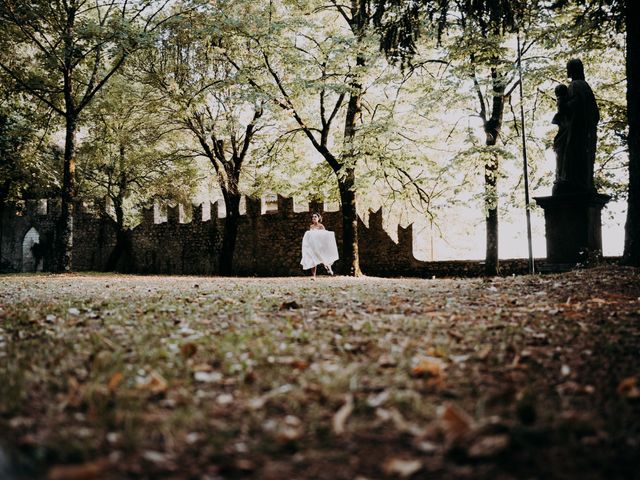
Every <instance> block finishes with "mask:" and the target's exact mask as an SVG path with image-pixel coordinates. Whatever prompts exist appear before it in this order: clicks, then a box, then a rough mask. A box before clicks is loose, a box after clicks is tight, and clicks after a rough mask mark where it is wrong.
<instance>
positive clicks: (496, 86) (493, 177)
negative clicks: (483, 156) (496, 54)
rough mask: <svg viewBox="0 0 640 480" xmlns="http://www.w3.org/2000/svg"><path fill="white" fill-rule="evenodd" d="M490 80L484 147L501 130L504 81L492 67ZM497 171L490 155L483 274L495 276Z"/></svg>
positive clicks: (486, 177) (495, 157)
mask: <svg viewBox="0 0 640 480" xmlns="http://www.w3.org/2000/svg"><path fill="white" fill-rule="evenodd" d="M491 80H492V84H493V101H492V105H491V117H490V118H489V119H488V120H487V122H486V123H485V126H484V131H485V136H486V140H485V145H487V146H488V147H491V146H494V145H495V144H496V142H497V141H498V135H500V129H501V128H502V117H503V114H504V102H505V98H504V91H505V84H504V79H503V78H502V77H501V76H500V74H499V73H498V70H497V69H496V68H495V67H494V68H492V69H491ZM498 170H499V159H498V155H497V154H496V153H494V154H492V155H491V159H490V160H488V161H487V162H486V163H485V166H484V185H485V205H486V220H485V225H486V234H487V250H486V255H485V273H486V274H487V275H497V274H498V273H499V271H500V265H499V262H498Z"/></svg>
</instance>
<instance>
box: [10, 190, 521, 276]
mask: <svg viewBox="0 0 640 480" xmlns="http://www.w3.org/2000/svg"><path fill="white" fill-rule="evenodd" d="M262 202H263V200H262V199H254V198H246V212H245V213H244V214H242V215H241V217H240V223H239V228H238V239H237V243H236V251H235V255H234V262H233V264H234V270H235V273H236V274H237V275H259V276H288V275H304V274H305V272H303V270H302V269H301V267H300V263H299V262H300V249H301V241H302V237H303V235H304V232H305V231H306V230H307V229H308V227H309V223H310V212H320V213H321V214H322V216H323V223H324V225H325V227H326V228H327V229H328V230H333V231H335V232H336V239H337V241H338V249H339V251H340V250H341V243H342V218H341V217H342V215H341V212H340V211H335V212H325V211H324V208H323V203H322V202H312V203H310V204H309V211H304V212H295V211H294V208H293V199H291V198H284V197H278V200H277V210H267V211H266V212H265V213H262V211H263V208H262ZM105 211H106V209H105V206H104V205H99V204H95V203H92V202H87V203H85V202H79V203H78V204H77V205H76V214H75V216H74V225H75V236H74V251H73V265H74V269H75V270H77V271H100V270H103V269H104V267H105V265H106V262H107V259H108V258H109V254H110V253H111V252H112V251H113V249H114V247H115V244H116V231H115V225H114V222H113V220H112V219H111V218H110V217H108V216H106V215H105V214H104V213H102V212H105ZM189 212H190V213H191V215H190V217H191V220H190V221H188V222H186V221H185V218H186V217H188V216H189V215H188V213H189ZM157 213H158V208H157V206H156V207H155V208H149V209H145V210H143V211H142V215H141V217H142V220H141V223H140V224H139V225H137V226H136V227H135V228H133V229H132V230H131V231H130V252H129V254H128V255H127V256H126V257H123V260H121V262H120V264H119V265H118V269H119V270H122V271H126V272H131V273H143V274H179V275H180V274H195V275H215V274H216V273H217V272H218V256H219V252H220V248H221V245H222V232H223V227H224V218H219V217H218V204H217V202H216V203H214V204H211V218H210V219H207V220H203V205H196V206H192V207H190V208H187V207H184V206H180V205H178V206H174V207H167V214H166V221H162V220H160V219H159V215H158V214H157ZM59 215H60V202H59V200H39V201H27V202H25V204H24V205H11V206H9V207H7V208H5V211H4V213H3V216H2V226H3V229H2V231H3V234H2V241H1V243H0V245H1V247H2V249H1V251H0V254H1V256H2V269H3V270H4V271H23V267H24V265H26V264H29V265H31V264H33V262H31V263H28V262H26V261H25V262H23V253H22V252H23V242H24V241H25V235H26V234H27V232H28V231H29V230H30V229H31V228H35V229H36V230H37V232H38V234H39V237H40V242H41V244H42V255H43V259H42V263H41V265H42V268H43V269H44V270H51V268H52V265H53V244H54V240H55V231H56V223H57V220H58V218H59ZM382 220H383V212H382V210H378V211H376V212H370V213H369V225H368V226H366V225H365V224H364V223H363V222H362V221H361V220H359V250H360V262H361V268H362V271H363V272H364V273H365V274H367V275H376V276H419V277H429V278H430V277H432V276H437V277H443V276H478V275H481V274H482V272H483V263H482V262H477V261H457V262H456V261H453V262H452V261H448V262H422V261H419V260H416V259H415V258H414V256H413V227H412V225H409V226H408V227H405V228H403V227H398V242H395V241H394V240H393V239H392V238H391V237H390V236H389V234H388V233H387V232H386V231H385V230H384V229H383V227H382ZM23 264H24V265H23ZM501 264H502V267H503V273H506V274H511V273H524V272H526V269H527V265H526V260H507V261H502V262H501ZM341 267H342V265H341V261H340V260H339V261H338V262H337V263H336V264H335V270H336V271H337V272H340V271H341ZM307 274H308V272H307Z"/></svg>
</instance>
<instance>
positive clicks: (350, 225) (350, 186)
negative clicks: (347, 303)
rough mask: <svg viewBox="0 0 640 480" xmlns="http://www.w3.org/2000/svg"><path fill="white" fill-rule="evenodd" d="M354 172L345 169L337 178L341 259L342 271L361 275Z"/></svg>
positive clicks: (352, 274)
mask: <svg viewBox="0 0 640 480" xmlns="http://www.w3.org/2000/svg"><path fill="white" fill-rule="evenodd" d="M354 183H355V172H354V171H353V169H349V170H347V173H346V176H345V177H344V178H343V179H341V180H339V183H338V188H339V190H340V203H341V204H342V260H343V264H344V270H345V271H344V273H346V274H347V275H351V276H359V275H362V271H361V270H360V257H359V254H358V212H357V209H356V192H355V190H354Z"/></svg>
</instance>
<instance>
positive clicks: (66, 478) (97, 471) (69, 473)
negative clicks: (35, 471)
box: [47, 459, 108, 480]
mask: <svg viewBox="0 0 640 480" xmlns="http://www.w3.org/2000/svg"><path fill="white" fill-rule="evenodd" d="M107 464H108V460H106V459H105V460H97V461H95V462H89V463H84V464H82V465H56V466H54V467H52V468H51V469H50V470H49V473H48V475H47V480H92V479H94V478H98V477H99V476H100V475H101V474H102V471H103V470H104V469H105V467H106V466H107Z"/></svg>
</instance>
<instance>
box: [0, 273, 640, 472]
mask: <svg viewBox="0 0 640 480" xmlns="http://www.w3.org/2000/svg"><path fill="white" fill-rule="evenodd" d="M639 452H640V271H639V270H637V269H631V268H621V267H612V266H611V267H601V268H596V269H591V270H582V271H576V272H571V273H566V274H560V275H543V276H539V275H534V276H521V277H508V278H489V279H471V280H469V279H464V280H457V279H433V280H431V279H430V280H420V279H381V278H366V277H365V278H347V277H320V278H318V280H317V281H315V282H314V281H311V279H309V278H276V279H272V278H268V279H266V278H265V279H258V278H214V277H141V276H121V275H104V274H78V275H56V276H48V275H8V276H0V477H3V475H4V477H3V478H7V479H22V478H46V479H49V480H61V479H71V480H73V479H94V478H96V479H108V480H110V479H125V478H136V479H202V480H214V479H237V478H251V479H266V480H270V479H274V480H275V479H327V480H328V479H332V480H333V479H349V480H356V479H357V480H365V479H369V480H375V479H386V478H413V479H423V478H424V479H467V478H468V479H505V480H506V479H521V478H522V479H556V478H557V479H565V478H567V479H568V478H571V479H600V478H607V479H617V478H619V479H632V478H640V454H639Z"/></svg>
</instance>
